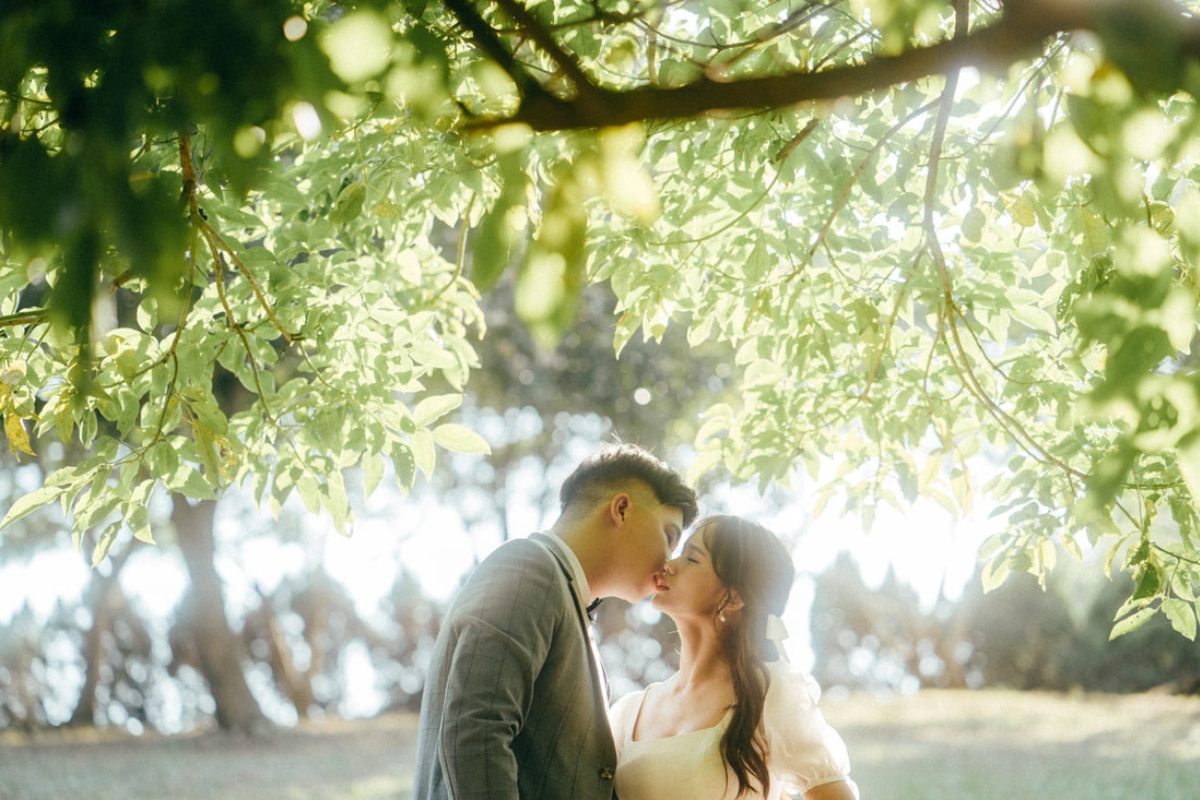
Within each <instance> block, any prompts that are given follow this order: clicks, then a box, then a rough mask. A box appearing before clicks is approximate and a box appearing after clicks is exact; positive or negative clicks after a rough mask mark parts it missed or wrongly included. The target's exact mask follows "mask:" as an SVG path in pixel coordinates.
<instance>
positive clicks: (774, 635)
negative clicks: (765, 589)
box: [767, 614, 788, 661]
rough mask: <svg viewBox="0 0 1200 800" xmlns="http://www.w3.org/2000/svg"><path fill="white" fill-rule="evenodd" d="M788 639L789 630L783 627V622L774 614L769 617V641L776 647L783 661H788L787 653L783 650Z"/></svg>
mask: <svg viewBox="0 0 1200 800" xmlns="http://www.w3.org/2000/svg"><path fill="white" fill-rule="evenodd" d="M787 637H788V632H787V628H785V627H784V626H783V620H781V619H780V618H779V617H777V616H775V615H774V614H768V615H767V639H768V640H769V641H770V642H771V643H772V644H773V645H775V652H776V653H778V654H779V658H780V660H781V661H787V660H788V657H787V651H786V650H784V649H783V640H784V639H786V638H787Z"/></svg>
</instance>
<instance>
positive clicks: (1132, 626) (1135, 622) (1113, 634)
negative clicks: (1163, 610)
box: [1108, 608, 1156, 642]
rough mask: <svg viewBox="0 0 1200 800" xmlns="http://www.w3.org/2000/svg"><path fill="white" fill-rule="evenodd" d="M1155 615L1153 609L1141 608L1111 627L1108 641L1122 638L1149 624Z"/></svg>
mask: <svg viewBox="0 0 1200 800" xmlns="http://www.w3.org/2000/svg"><path fill="white" fill-rule="evenodd" d="M1155 613H1156V612H1155V609H1154V608H1143V609H1142V610H1141V611H1135V612H1134V613H1132V614H1130V615H1129V616H1128V617H1126V618H1125V619H1123V620H1121V621H1120V622H1118V623H1117V624H1116V625H1113V627H1112V630H1111V631H1110V632H1109V634H1108V640H1109V641H1110V642H1111V641H1112V640H1113V639H1116V638H1117V637H1119V636H1124V635H1125V634H1127V633H1130V632H1132V631H1135V630H1137V629H1138V628H1140V627H1142V626H1143V625H1145V624H1146V623H1147V622H1149V621H1150V618H1151V617H1153V616H1154V614H1155Z"/></svg>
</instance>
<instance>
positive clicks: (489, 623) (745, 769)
mask: <svg viewBox="0 0 1200 800" xmlns="http://www.w3.org/2000/svg"><path fill="white" fill-rule="evenodd" d="M559 499H560V505H561V515H560V516H559V518H558V520H557V521H556V522H555V523H554V526H553V527H552V528H551V529H550V531H548V532H546V533H535V534H532V535H531V536H529V537H528V538H526V539H514V540H511V541H508V542H506V543H504V544H502V545H501V546H500V547H499V548H497V549H496V550H495V551H494V552H493V553H492V554H491V555H489V556H488V557H487V558H486V559H485V560H484V561H483V562H482V563H481V564H480V565H479V566H478V567H477V568H476V569H475V571H474V572H473V573H472V574H471V576H470V577H469V578H468V579H467V582H466V583H465V584H464V586H463V587H462V589H461V590H460V591H459V593H458V596H457V597H456V598H455V600H454V603H453V605H452V606H451V609H450V611H449V613H448V615H447V616H446V619H445V620H444V621H443V624H442V628H441V631H440V633H439V635H438V639H437V644H436V646H435V649H434V654H433V658H432V661H431V662H430V665H429V673H428V678H427V680H426V686H425V692H424V696H423V697H422V703H421V720H420V728H419V732H418V744H417V769H416V777H415V783H414V793H413V797H414V800H443V799H449V798H455V799H456V800H498V799H499V798H514V799H515V798H524V799H525V800H593V798H601V799H602V800H610V799H611V798H614V797H619V798H620V800H671V799H672V798H678V799H679V800H726V799H728V800H736V799H738V798H747V800H758V799H759V798H767V799H769V800H776V799H777V798H783V797H801V798H803V800H857V798H858V788H857V786H856V785H855V784H854V782H853V781H852V780H851V779H850V777H849V772H850V762H849V757H848V756H847V753H846V747H845V744H844V743H843V742H842V739H841V737H840V736H839V735H838V734H837V732H836V731H834V730H833V728H831V727H830V726H829V725H828V724H827V723H826V722H825V718H824V716H823V715H822V714H821V712H820V710H819V709H818V707H817V700H818V698H819V696H820V689H819V688H818V687H817V684H816V682H815V681H814V680H813V679H812V678H811V677H810V676H809V675H807V674H805V673H804V672H801V671H799V670H797V669H795V668H793V667H791V666H790V665H789V664H788V663H787V661H786V658H785V657H784V653H783V650H782V646H781V645H780V644H779V643H778V642H779V638H781V637H779V636H778V630H779V629H781V627H782V624H781V623H780V621H779V615H780V614H782V613H783V609H784V606H785V605H786V603H787V598H788V594H789V593H790V591H791V588H792V583H793V580H794V577H795V571H794V567H793V566H792V559H791V554H790V553H789V552H788V550H787V548H786V547H785V546H784V545H783V543H782V542H781V541H780V540H779V539H778V538H777V537H776V536H775V535H774V534H773V533H771V532H770V531H768V530H767V529H766V528H764V527H762V526H761V525H758V524H757V523H754V522H751V521H749V520H746V519H742V518H740V517H733V516H714V517H706V518H704V519H701V520H700V521H698V522H696V516H697V514H698V505H697V501H696V493H695V492H694V491H693V490H692V489H691V488H689V487H688V486H687V485H686V484H685V483H684V482H683V479H682V478H681V477H680V476H679V475H678V473H676V472H675V471H674V470H672V469H671V468H670V467H668V466H667V465H666V464H664V463H663V462H662V461H660V460H658V459H657V458H656V457H654V456H653V455H651V454H650V453H649V452H648V451H646V450H644V449H642V448H640V447H637V446H634V445H630V444H615V445H608V446H605V447H603V448H602V449H600V450H599V451H598V452H596V453H594V454H593V455H591V456H590V457H589V458H587V459H586V460H584V461H583V462H582V463H581V464H580V465H579V466H578V467H577V468H576V469H575V471H574V472H573V473H572V474H571V475H570V476H569V477H568V478H567V480H566V481H565V482H564V483H563V485H562V488H561V491H560V493H559ZM689 529H690V531H691V532H690V534H689V535H688V536H687V538H686V541H685V542H684V543H683V547H682V549H681V550H680V548H679V545H680V542H681V540H682V539H683V538H684V533H685V531H687V530H689ZM677 550H679V555H678V556H675V557H673V555H674V554H675V552H676V551H677ZM648 595H653V596H654V597H653V599H652V601H651V602H652V604H653V605H654V607H655V608H657V609H659V610H660V611H662V612H663V613H664V614H666V615H668V616H669V617H670V618H671V619H672V620H673V621H674V622H675V624H676V626H677V627H678V631H679V643H680V652H679V669H678V671H677V672H675V674H673V675H672V676H671V677H669V678H667V679H666V680H665V681H663V682H661V683H655V684H652V685H650V686H648V687H647V688H646V689H644V690H642V691H638V692H634V693H633V694H630V695H626V696H625V697H623V698H621V699H619V700H618V701H617V702H616V703H615V704H613V705H612V706H611V707H610V706H609V702H608V700H609V698H608V696H607V684H606V681H605V678H604V670H603V666H602V664H601V663H600V657H599V653H598V652H597V650H596V646H595V643H594V641H593V639H592V635H591V626H590V621H589V616H588V615H589V611H590V610H591V608H593V607H594V604H595V603H596V602H598V601H599V599H601V598H605V597H617V598H620V599H622V600H626V601H628V602H630V603H634V602H638V601H639V600H641V599H643V598H645V597H646V596H648ZM772 639H774V641H772Z"/></svg>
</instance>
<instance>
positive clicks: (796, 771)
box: [609, 662, 850, 800]
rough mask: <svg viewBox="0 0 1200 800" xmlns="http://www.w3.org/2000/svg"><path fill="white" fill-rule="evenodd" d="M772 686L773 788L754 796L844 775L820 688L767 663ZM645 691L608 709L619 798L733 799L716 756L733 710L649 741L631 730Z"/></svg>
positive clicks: (768, 715)
mask: <svg viewBox="0 0 1200 800" xmlns="http://www.w3.org/2000/svg"><path fill="white" fill-rule="evenodd" d="M767 666H768V668H769V670H770V673H771V685H770V688H769V689H768V690H767V697H766V700H765V702H764V705H763V722H762V724H763V732H764V734H765V737H766V742H767V748H768V751H767V769H768V771H769V772H770V775H771V788H770V794H767V795H763V794H760V793H757V792H756V793H753V794H745V795H742V797H743V798H749V799H751V800H762V799H763V798H765V800H779V798H781V797H783V796H784V794H783V793H784V792H785V791H786V792H787V793H788V794H789V795H799V794H803V793H804V792H806V791H808V790H809V789H812V788H813V787H815V786H820V785H822V784H825V783H832V782H834V781H838V780H843V779H846V780H848V779H849V776H850V758H849V756H848V755H847V753H846V745H845V743H843V742H842V737H841V736H839V735H838V733H837V731H835V730H834V729H833V728H831V727H830V726H829V724H828V723H826V722H825V717H824V715H823V714H821V711H820V709H818V708H817V701H818V699H819V698H820V696H821V690H820V687H818V686H817V682H816V681H815V680H813V679H812V677H811V676H810V675H808V674H806V673H804V672H800V671H799V670H796V669H793V668H792V667H790V666H789V665H788V664H784V663H781V662H774V663H771V664H768V665H767ZM645 695H646V693H645V690H643V691H640V692H633V693H632V694H628V695H625V696H624V697H622V698H621V699H620V700H618V701H617V702H616V703H615V704H613V707H612V709H611V710H610V713H609V717H610V719H611V721H612V726H613V739H614V740H615V741H616V744H617V778H616V792H617V796H618V797H620V798H621V800H671V799H672V798H678V799H679V800H734V799H735V798H736V797H737V786H738V783H737V778H736V777H734V775H733V773H732V772H727V771H726V769H725V765H724V762H723V761H722V760H721V749H720V745H721V736H722V735H723V734H724V733H725V729H726V727H728V725H729V720H730V718H731V716H732V714H733V712H732V711H730V712H729V713H727V714H726V715H725V716H724V718H722V720H721V721H720V722H719V723H717V724H716V725H715V726H713V727H711V728H705V729H704V730H699V731H692V732H690V733H683V734H679V735H678V736H669V737H667V738H665V739H655V740H651V741H634V739H633V729H634V726H635V725H636V724H637V718H638V714H639V713H640V712H641V709H642V700H643V698H644V697H645Z"/></svg>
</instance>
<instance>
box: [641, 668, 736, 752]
mask: <svg viewBox="0 0 1200 800" xmlns="http://www.w3.org/2000/svg"><path fill="white" fill-rule="evenodd" d="M658 685H659V683H658V682H655V683H652V684H650V686H647V687H646V688H645V689H643V690H642V696H641V698H639V699H638V707H637V713H636V714H634V715H633V724H632V725H630V726H629V741H630V742H631V743H634V744H649V743H651V742H665V741H669V740H671V739H678V738H679V737H681V736H691V735H692V734H695V733H711V732H713V731H715V730H719V729H721V728H723V727H725V724H726V723H727V722H728V721H729V717H730V715H732V714H733V706H730V707H729V708H727V709H725V713H724V714H723V715H721V718H720V719H719V720H717V721H716V723H714V724H712V725H709V726H708V727H707V728H696V729H695V730H693V731H684V732H683V733H673V734H671V735H670V736H659V737H658V738H656V739H638V738H635V734H636V733H637V726H638V722H639V721H640V720H641V718H642V708H643V707H644V706H645V705H646V695H648V694H650V688H651V687H653V686H658Z"/></svg>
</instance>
